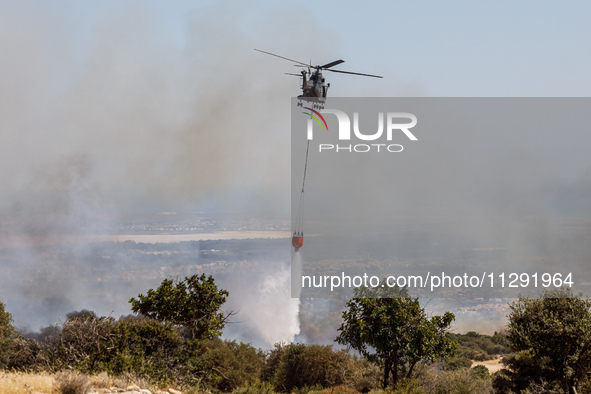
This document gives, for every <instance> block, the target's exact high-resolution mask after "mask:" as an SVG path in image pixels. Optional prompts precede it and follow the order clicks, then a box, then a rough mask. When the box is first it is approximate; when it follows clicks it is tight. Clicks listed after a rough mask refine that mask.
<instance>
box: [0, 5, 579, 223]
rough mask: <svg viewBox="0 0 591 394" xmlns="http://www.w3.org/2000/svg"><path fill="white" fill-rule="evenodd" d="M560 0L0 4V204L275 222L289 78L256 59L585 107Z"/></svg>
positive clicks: (388, 82)
mask: <svg viewBox="0 0 591 394" xmlns="http://www.w3.org/2000/svg"><path fill="white" fill-rule="evenodd" d="M555 4H556V3H551V2H539V1H537V2H533V1H528V2H520V3H518V4H515V3H514V2H509V1H500V2H499V1H496V2H478V3H475V2H470V1H451V2H445V3H441V2H434V1H430V2H421V3H417V2H411V1H408V2H400V1H398V2H372V1H370V2H365V3H363V5H361V4H360V3H358V2H336V1H335V2H320V3H302V2H294V1H281V2H267V1H255V2H248V3H243V2H238V1H233V2H217V1H201V2H199V3H198V4H197V3H196V2H193V1H166V2H163V1H84V2H80V1H52V2H44V1H18V2H17V1H9V2H3V3H2V4H1V5H0V56H1V57H2V59H3V61H2V64H0V88H1V89H0V103H1V105H0V128H1V129H2V134H1V137H0V164H1V165H2V167H3V168H4V169H5V171H3V173H2V175H1V176H0V182H1V184H2V185H3V195H4V199H3V201H2V204H0V205H1V209H2V211H3V212H11V211H14V209H15V205H14V204H15V202H18V205H19V207H20V208H21V209H23V207H24V209H25V210H27V209H30V207H31V206H32V205H34V206H36V207H37V208H36V209H38V210H41V211H43V210H54V209H55V206H56V204H57V205H59V204H61V202H60V201H58V200H60V199H63V198H65V197H64V196H63V193H64V190H68V193H69V197H67V198H70V199H76V198H83V199H86V203H87V204H90V205H93V204H94V205H96V206H100V207H101V208H100V210H101V211H109V210H112V211H114V212H120V211H129V210H148V211H150V210H183V209H193V210H196V209H216V210H224V209H227V208H232V209H254V210H260V209H263V210H264V209H274V210H278V211H284V210H286V208H287V206H288V204H289V195H288V192H287V190H288V188H289V179H288V178H289V162H288V161H287V160H285V157H286V155H288V154H289V97H290V96H294V95H297V94H298V93H299V91H298V86H299V81H298V79H297V78H293V77H289V76H286V75H284V73H285V72H293V71H294V70H297V69H295V68H294V67H293V66H292V65H291V64H290V62H287V61H283V60H281V59H277V58H273V57H270V56H267V55H264V54H261V53H258V52H255V51H253V49H254V48H260V49H263V50H267V51H271V52H275V53H278V54H280V55H283V56H287V57H290V58H294V59H298V60H302V61H305V62H307V61H312V62H313V63H319V64H324V63H326V62H329V61H332V60H335V59H339V58H342V59H344V60H345V61H346V62H345V63H344V64H342V65H341V66H339V68H340V69H343V70H350V71H358V72H366V73H375V74H380V75H383V76H384V77H385V78H384V79H381V80H377V79H371V78H362V77H352V76H346V75H342V74H341V75H339V74H330V75H329V78H330V79H329V80H330V82H332V85H331V92H330V93H331V94H332V95H333V96H343V97H347V96H383V97H390V96H443V97H446V96H587V95H588V94H589V87H590V85H591V77H590V76H589V73H588V70H589V65H590V63H591V55H590V54H589V52H588V51H585V50H584V48H585V47H586V46H587V44H588V42H587V41H588V37H589V36H590V33H591V32H590V30H591V27H589V24H588V23H587V20H586V16H587V15H588V14H589V11H590V10H589V8H590V7H591V6H590V5H589V4H588V3H586V2H582V1H579V2H570V3H568V4H562V5H560V6H557V5H555ZM84 193H86V197H84V196H83V197H81V195H84ZM90 196H92V201H89V198H90ZM41 199H42V200H44V201H43V203H40V202H39V200H41ZM31 201H33V202H31ZM31 204H32V205H31Z"/></svg>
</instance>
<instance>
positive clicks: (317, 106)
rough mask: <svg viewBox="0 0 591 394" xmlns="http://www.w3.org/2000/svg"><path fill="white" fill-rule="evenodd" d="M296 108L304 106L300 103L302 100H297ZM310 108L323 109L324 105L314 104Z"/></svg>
mask: <svg viewBox="0 0 591 394" xmlns="http://www.w3.org/2000/svg"><path fill="white" fill-rule="evenodd" d="M297 106H298V107H303V106H304V103H303V102H302V100H299V101H298V103H297ZM312 108H314V109H324V103H321V104H316V103H314V104H312Z"/></svg>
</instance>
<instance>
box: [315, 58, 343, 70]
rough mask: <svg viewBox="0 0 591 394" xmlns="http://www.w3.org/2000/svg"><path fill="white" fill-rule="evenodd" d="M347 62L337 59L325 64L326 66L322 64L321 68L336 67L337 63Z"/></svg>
mask: <svg viewBox="0 0 591 394" xmlns="http://www.w3.org/2000/svg"><path fill="white" fill-rule="evenodd" d="M341 63H345V61H344V60H335V61H334V62H330V63H327V64H325V65H324V66H320V68H321V69H323V70H326V69H327V68H330V67H334V66H336V65H337V64H341Z"/></svg>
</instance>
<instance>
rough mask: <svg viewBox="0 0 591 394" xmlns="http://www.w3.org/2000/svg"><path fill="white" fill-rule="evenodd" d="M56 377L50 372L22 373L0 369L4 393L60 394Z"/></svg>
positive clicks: (1, 385) (1, 390)
mask: <svg viewBox="0 0 591 394" xmlns="http://www.w3.org/2000/svg"><path fill="white" fill-rule="evenodd" d="M54 382H55V381H54V377H53V376H52V375H50V374H48V373H22V372H4V371H0V393H2V394H33V393H35V394H37V393H39V394H40V393H43V394H58V393H59V389H58V388H57V387H56V386H55V384H54Z"/></svg>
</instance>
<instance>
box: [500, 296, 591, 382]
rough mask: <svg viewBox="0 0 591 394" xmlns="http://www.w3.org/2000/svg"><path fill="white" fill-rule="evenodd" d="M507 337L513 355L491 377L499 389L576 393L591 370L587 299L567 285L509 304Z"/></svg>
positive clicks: (590, 307)
mask: <svg viewBox="0 0 591 394" xmlns="http://www.w3.org/2000/svg"><path fill="white" fill-rule="evenodd" d="M510 308H511V313H510V315H509V325H508V335H507V339H508V341H509V345H510V347H511V350H513V351H514V352H516V353H515V354H513V355H511V356H509V357H506V358H505V359H504V363H505V364H506V365H507V366H508V367H509V369H510V370H506V371H503V372H502V373H501V374H499V376H497V378H496V379H495V387H496V388H497V390H498V391H499V392H509V390H512V391H519V390H525V389H528V388H529V389H533V388H534V387H545V388H544V390H546V389H548V390H550V389H551V390H554V391H555V392H564V393H576V392H577V391H578V390H580V388H581V386H582V385H583V384H587V382H586V380H587V373H588V372H589V370H590V369H591V300H589V299H588V298H585V299H584V298H582V297H581V296H580V295H578V296H575V295H573V293H572V291H571V290H569V289H558V290H548V291H545V292H544V293H543V294H542V296H541V297H540V298H528V297H519V299H518V300H517V301H515V302H513V303H512V304H511V305H510Z"/></svg>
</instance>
